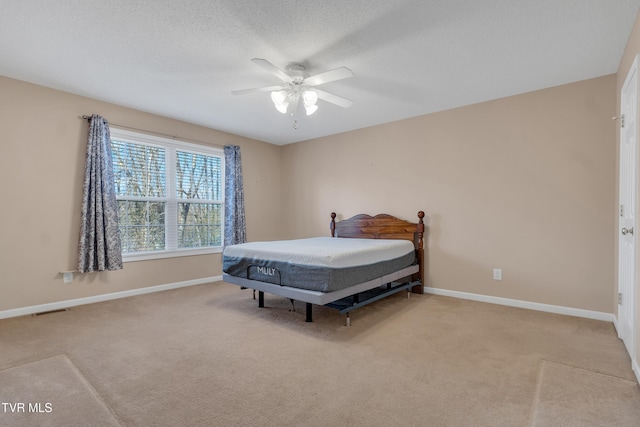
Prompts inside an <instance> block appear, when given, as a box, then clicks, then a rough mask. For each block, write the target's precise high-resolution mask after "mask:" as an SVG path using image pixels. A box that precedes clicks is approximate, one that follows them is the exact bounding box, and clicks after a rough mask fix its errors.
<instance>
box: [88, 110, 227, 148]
mask: <svg viewBox="0 0 640 427" xmlns="http://www.w3.org/2000/svg"><path fill="white" fill-rule="evenodd" d="M80 118H81V119H83V120H86V121H89V119H91V116H87V115H86V114H84V115H82V116H80ZM109 124H110V125H113V126H115V127H118V128H125V129H129V130H135V131H138V132H144V133H148V134H151V135H156V136H162V137H164V138H171V139H177V140H180V141H185V142H194V143H196V144H204V145H209V146H214V147H218V148H224V145H219V144H212V143H210V142H204V141H198V140H196V139H189V138H182V137H180V136H176V135H169V134H166V133H160V132H153V131H149V130H145V129H138V128H134V127H131V126H126V125H119V124H117V123H111V122H109Z"/></svg>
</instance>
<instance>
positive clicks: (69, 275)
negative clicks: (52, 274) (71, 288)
mask: <svg viewBox="0 0 640 427" xmlns="http://www.w3.org/2000/svg"><path fill="white" fill-rule="evenodd" d="M62 282H63V283H71V282H73V271H65V272H64V273H62Z"/></svg>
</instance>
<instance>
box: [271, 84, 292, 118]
mask: <svg viewBox="0 0 640 427" xmlns="http://www.w3.org/2000/svg"><path fill="white" fill-rule="evenodd" d="M288 99H289V93H288V92H287V91H286V90H274V91H273V92H271V100H272V101H273V104H274V105H275V106H276V110H278V111H280V112H281V113H282V114H287V107H289V100H288Z"/></svg>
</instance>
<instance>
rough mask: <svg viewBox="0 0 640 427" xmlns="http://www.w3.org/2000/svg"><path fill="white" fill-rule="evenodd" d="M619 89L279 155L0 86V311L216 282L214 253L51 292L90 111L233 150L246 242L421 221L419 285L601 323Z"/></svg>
mask: <svg viewBox="0 0 640 427" xmlns="http://www.w3.org/2000/svg"><path fill="white" fill-rule="evenodd" d="M615 88H616V76H615V75H612V76H607V77H602V78H598V79H593V80H588V81H584V82H578V83H574V84H570V85H565V86H561V87H557V88H551V89H547V90H543V91H538V92H533V93H528V94H524V95H519V96H514V97H510V98H504V99H500V100H497V101H492V102H487V103H483V104H478V105H472V106H468V107H464V108H459V109H455V110H451V111H445V112H442V113H438V114H431V115H427V116H422V117H417V118H414V119H409V120H404V121H399V122H395V123H390V124H387V125H383V126H377V127H372V128H368V129H363V130H359V131H355V132H349V133H345V134H341V135H335V136H331V137H327V138H322V139H318V140H313V141H307V142H303V143H298V144H292V145H288V146H284V147H277V146H273V145H270V144H265V143H262V142H258V141H253V140H249V139H246V138H241V137H238V136H233V135H229V134H225V133H222V132H218V131H215V130H211V129H207V128H203V127H198V126H194V125H189V124H186V123H182V122H179V121H174V120H170V119H166V118H162V117H159V116H155V115H151V114H147V113H143V112H140V111H135V110H131V109H127V108H124V107H120V106H116V105H112V104H108V103H103V102H99V101H96V100H92V99H88V98H83V97H79V96H75V95H70V94H67V93H63V92H59V91H55V90H51V89H46V88H43V87H39V86H35V85H31V84H27V83H23V82H19V81H16V80H11V79H7V78H0V93H2V94H3V96H2V97H1V98H0V141H1V143H2V156H1V157H0V174H1V175H0V179H1V180H2V185H1V186H0V191H1V193H0V197H1V200H3V203H7V202H9V201H14V203H15V204H16V205H17V207H15V208H13V209H12V208H11V207H10V204H9V203H7V205H5V207H4V208H3V209H1V210H0V212H1V213H0V227H2V229H1V231H0V232H1V233H2V237H3V238H2V243H1V244H0V257H1V258H0V259H2V260H3V271H5V274H4V276H3V278H2V281H1V282H0V291H1V294H2V298H0V310H7V309H11V308H19V307H25V306H31V305H37V304H43V303H48V302H56V301H63V300H70V299H75V298H81V297H86V296H94V295H98V294H104V293H111V292H117V291H123V290H130V289H135V288H140V287H145V286H153V285H159V284H166V283H174V282H181V281H187V280H192V279H200V278H203V277H210V276H215V275H219V274H221V269H220V255H209V256H195V257H185V258H176V259H169V260H157V261H144V262H135V263H127V264H126V265H125V269H124V270H122V271H117V272H107V273H95V274H88V275H83V276H80V277H79V278H77V279H76V280H75V281H74V283H72V284H63V283H62V279H61V276H60V275H59V274H58V272H59V271H61V270H66V269H73V268H74V267H75V263H76V257H77V234H78V231H77V230H78V223H79V206H80V190H81V185H82V183H81V181H82V170H83V167H84V153H85V145H86V131H87V123H86V121H83V120H81V119H79V118H78V117H79V116H80V115H82V114H91V113H98V114H101V115H103V116H104V117H106V118H107V119H108V120H110V121H111V122H112V123H114V124H120V125H125V126H132V127H135V128H139V129H146V130H149V131H153V132H157V133H162V134H169V135H178V136H180V137H183V138H185V139H187V140H196V141H208V142H210V143H212V144H216V145H224V144H238V145H241V146H242V155H243V161H244V171H245V188H246V203H247V220H248V235H249V239H250V240H270V239H277V238H288V237H305V236H312V235H327V234H328V222H329V213H330V212H331V211H336V212H338V214H339V217H341V218H347V217H350V216H352V215H354V214H357V213H361V212H367V213H371V214H375V213H380V212H385V213H390V214H393V215H396V216H398V217H401V218H405V219H415V218H416V216H415V215H416V213H417V211H418V210H425V211H426V212H427V214H428V215H429V217H430V224H429V235H428V244H429V248H428V260H427V262H428V265H429V267H430V268H429V273H428V285H429V286H432V287H437V288H442V289H449V290H456V291H462V292H471V293H477V294H484V295H493V296H499V297H506V298H514V299H521V300H526V301H532V302H539V303H548V304H555V305H562V306H568V307H574V308H582V309H587V310H595V311H601V312H610V313H611V312H613V310H614V302H613V298H612V295H613V294H614V293H615V285H614V281H613V277H614V255H613V253H614V246H615V244H614V237H615V233H613V232H612V230H615V223H614V221H615V219H614V218H615V215H614V207H615V192H614V190H613V189H614V188H615V128H614V126H615V124H614V123H613V122H612V121H611V120H610V118H611V116H612V115H614V114H615V109H616V107H615V100H616V95H615V90H616V89H615ZM18 159H21V160H22V159H28V161H23V162H20V161H18ZM7 183H13V184H7ZM493 268H502V269H503V274H504V279H503V280H502V281H494V280H492V278H491V273H492V269H493Z"/></svg>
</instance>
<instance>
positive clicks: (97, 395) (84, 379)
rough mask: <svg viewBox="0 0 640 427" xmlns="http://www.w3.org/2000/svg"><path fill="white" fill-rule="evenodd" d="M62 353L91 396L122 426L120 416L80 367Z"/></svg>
mask: <svg viewBox="0 0 640 427" xmlns="http://www.w3.org/2000/svg"><path fill="white" fill-rule="evenodd" d="M63 355H64V356H65V357H66V358H67V360H68V361H69V363H70V364H71V368H72V369H73V370H75V371H76V373H77V374H78V376H79V377H80V379H81V380H82V382H83V383H84V384H85V386H87V388H88V389H89V390H90V391H91V394H92V395H93V397H94V398H96V399H97V400H98V401H99V402H101V403H102V404H103V405H104V407H105V409H106V410H107V411H108V412H109V414H111V416H112V417H113V419H114V420H115V422H116V423H118V425H119V426H123V424H122V422H121V420H120V417H118V415H117V414H116V413H115V412H114V410H113V408H112V407H111V405H109V403H108V402H107V401H106V400H105V399H104V398H103V397H102V395H100V393H99V392H98V390H96V388H95V387H94V386H93V384H91V382H90V381H89V379H88V378H87V377H86V376H85V375H84V373H83V372H82V371H81V370H80V368H78V366H77V365H76V364H75V362H74V361H73V360H72V359H71V357H70V356H69V355H68V354H67V353H63Z"/></svg>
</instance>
